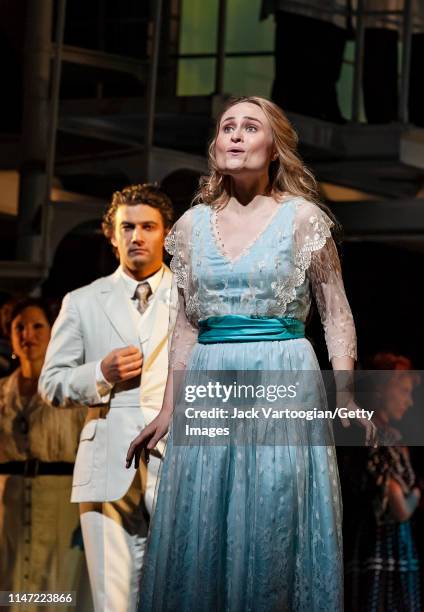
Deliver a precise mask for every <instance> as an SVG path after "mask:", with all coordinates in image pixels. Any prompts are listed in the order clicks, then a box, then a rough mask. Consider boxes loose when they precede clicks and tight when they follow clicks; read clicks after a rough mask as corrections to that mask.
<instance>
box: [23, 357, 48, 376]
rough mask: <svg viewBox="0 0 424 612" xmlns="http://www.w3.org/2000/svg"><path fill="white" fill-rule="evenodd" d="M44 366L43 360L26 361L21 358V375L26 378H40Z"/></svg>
mask: <svg viewBox="0 0 424 612" xmlns="http://www.w3.org/2000/svg"><path fill="white" fill-rule="evenodd" d="M42 367H43V361H41V360H36V361H24V360H23V359H22V360H21V376H22V378H25V379H28V380H29V379H31V380H38V378H39V377H40V374H41V369H42Z"/></svg>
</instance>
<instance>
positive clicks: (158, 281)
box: [39, 184, 173, 612]
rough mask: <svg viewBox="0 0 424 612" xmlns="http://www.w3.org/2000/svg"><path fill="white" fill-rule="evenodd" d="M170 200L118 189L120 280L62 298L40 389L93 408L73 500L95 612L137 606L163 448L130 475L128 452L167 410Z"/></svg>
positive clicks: (110, 215)
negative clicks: (165, 247) (166, 252)
mask: <svg viewBox="0 0 424 612" xmlns="http://www.w3.org/2000/svg"><path fill="white" fill-rule="evenodd" d="M172 214H173V212H172V206H171V202H170V201H169V199H168V198H167V196H165V195H164V194H163V193H162V192H161V191H160V190H159V189H158V188H157V187H155V186H154V185H149V184H146V185H135V186H131V187H127V188H125V189H123V190H122V191H121V192H116V193H115V194H114V195H113V199H112V203H111V206H110V208H109V210H108V212H107V213H106V215H105V217H104V222H103V230H104V233H105V234H106V236H107V237H108V238H109V239H110V241H111V243H112V245H113V247H114V249H115V252H116V254H117V256H118V257H119V260H120V266H119V268H118V269H117V270H116V271H115V273H114V274H112V275H111V276H108V277H104V278H100V279H98V280H96V281H94V282H93V283H91V284H90V285H87V286H86V287H82V288H81V289H77V290H76V291H72V292H71V293H69V294H68V295H66V296H65V298H64V300H63V305H62V309H61V312H60V314H59V317H58V319H57V321H56V323H55V325H54V327H53V331H52V337H51V341H50V345H49V348H48V351H47V356H46V360H45V363H44V368H43V371H42V374H41V377H40V385H39V390H40V393H41V395H42V396H43V397H44V398H45V399H46V400H47V401H49V402H50V403H52V404H53V405H57V406H70V407H71V406H72V405H73V404H86V405H88V406H90V408H89V411H88V413H89V414H88V417H87V422H86V424H85V426H84V428H83V431H82V433H81V437H80V444H79V448H78V454H77V458H76V463H75V471H74V479H73V492H72V501H74V502H79V503H80V512H81V526H82V532H83V539H84V547H85V552H86V556H87V563H88V569H89V576H90V583H91V589H92V593H93V600H94V605H95V609H96V612H104V611H108V612H109V611H110V612H127V611H128V612H129V611H132V610H135V607H136V601H137V590H138V585H139V576H140V570H141V563H142V558H143V552H144V545H145V539H146V535H147V528H148V518H149V514H150V512H151V510H152V505H153V497H154V490H155V483H156V476H157V473H158V469H159V465H160V457H161V452H162V450H163V447H160V446H159V447H158V448H157V449H155V452H153V453H150V458H149V460H148V461H147V462H146V458H144V460H143V461H142V462H140V467H139V469H138V470H137V471H136V472H134V470H130V471H128V470H126V468H125V457H126V453H127V448H128V446H129V443H130V442H131V440H132V439H134V437H135V436H136V435H137V434H138V432H139V431H140V430H141V429H142V428H143V427H144V426H145V425H146V424H147V423H149V422H150V421H151V420H153V419H154V418H155V416H156V415H157V412H158V411H159V410H160V408H161V405H162V398H163V393H164V387H165V383H166V377H167V367H168V335H169V301H170V290H171V277H172V275H171V272H170V270H169V269H168V268H167V267H166V266H165V265H164V264H163V261H162V258H163V244H164V239H165V236H166V234H167V233H168V231H169V229H170V227H171V225H172Z"/></svg>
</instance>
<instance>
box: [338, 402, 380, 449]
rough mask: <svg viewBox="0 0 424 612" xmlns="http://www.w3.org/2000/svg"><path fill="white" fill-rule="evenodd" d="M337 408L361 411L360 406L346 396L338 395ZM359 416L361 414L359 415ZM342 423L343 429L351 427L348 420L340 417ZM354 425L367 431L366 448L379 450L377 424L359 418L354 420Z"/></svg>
mask: <svg viewBox="0 0 424 612" xmlns="http://www.w3.org/2000/svg"><path fill="white" fill-rule="evenodd" d="M337 407H338V408H346V409H347V410H354V411H355V412H356V411H357V410H360V407H359V406H358V404H356V403H355V401H354V400H353V399H352V397H349V398H348V399H347V400H346V398H345V397H344V394H343V393H341V394H337ZM358 414H359V413H358ZM340 421H341V423H342V425H343V427H350V420H349V419H348V418H342V417H340ZM353 421H354V423H356V425H358V427H361V428H362V429H364V430H365V446H372V447H373V448H377V446H378V438H377V427H376V426H375V424H374V423H373V422H372V421H371V420H368V419H367V418H365V417H357V418H354V419H353Z"/></svg>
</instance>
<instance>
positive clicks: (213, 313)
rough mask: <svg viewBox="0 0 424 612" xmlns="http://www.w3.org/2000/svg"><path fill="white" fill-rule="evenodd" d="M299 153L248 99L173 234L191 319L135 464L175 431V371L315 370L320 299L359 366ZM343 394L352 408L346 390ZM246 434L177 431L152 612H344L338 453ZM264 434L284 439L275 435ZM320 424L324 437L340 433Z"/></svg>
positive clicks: (156, 538) (157, 538)
mask: <svg viewBox="0 0 424 612" xmlns="http://www.w3.org/2000/svg"><path fill="white" fill-rule="evenodd" d="M296 145H297V138H296V134H295V132H294V130H293V128H292V127H291V125H290V124H289V122H288V120H287V119H286V117H285V115H284V114H283V113H282V111H281V110H280V109H279V108H278V107H277V106H276V105H275V104H273V103H271V102H269V101H268V100H265V99H263V98H258V97H250V98H241V99H238V100H235V101H233V102H231V103H230V104H229V106H228V107H227V108H226V109H225V111H224V112H223V114H222V115H221V117H220V118H219V120H218V123H217V127H216V134H215V137H214V138H213V141H212V143H211V145H210V149H209V162H210V175H209V176H208V177H205V178H204V179H203V182H202V183H201V188H200V192H199V194H198V197H197V201H198V202H199V204H197V205H196V206H194V207H193V208H191V209H190V210H188V211H187V212H186V213H185V214H184V215H183V216H182V217H181V218H180V219H179V221H178V222H177V223H176V224H175V226H174V228H173V230H172V231H171V234H170V236H169V239H168V246H167V248H168V250H169V252H170V253H171V254H172V255H173V260H172V268H173V271H174V273H175V279H176V282H177V284H178V289H179V310H178V316H177V321H176V328H175V331H174V335H173V339H172V347H171V364H170V365H171V369H170V373H169V377H168V384H167V388H166V392H165V399H164V403H163V407H162V410H161V412H160V414H159V416H158V417H157V418H156V419H155V420H154V421H153V422H152V423H151V424H150V425H149V426H148V427H146V428H145V429H144V430H143V431H142V432H141V433H140V434H139V436H138V437H137V438H136V439H135V440H134V441H133V443H132V445H131V447H130V449H129V452H128V455H127V466H130V465H131V462H132V459H133V458H134V457H135V463H138V459H139V456H140V453H141V452H142V450H143V449H144V450H147V452H149V451H151V450H152V449H153V448H154V447H155V445H156V443H157V441H158V440H159V439H160V438H161V437H162V436H163V435H164V434H165V432H166V431H167V430H168V428H169V426H170V423H171V418H172V414H173V409H174V402H173V393H172V379H173V374H174V373H175V371H177V370H182V369H184V370H186V374H185V376H186V379H185V381H186V382H187V381H189V382H190V384H193V383H194V384H196V382H199V381H200V380H202V372H205V371H222V372H225V371H228V370H230V371H236V370H238V371H241V370H243V371H248V370H255V371H256V372H258V371H261V372H264V373H265V372H269V371H275V370H277V371H296V372H298V371H307V370H312V371H316V370H318V367H319V366H318V362H317V359H316V356H315V353H314V350H313V348H312V346H311V344H310V343H309V341H308V340H306V339H305V334H304V322H305V320H306V317H307V315H308V312H309V309H310V305H311V296H312V293H313V294H314V295H315V299H316V302H317V305H318V308H319V311H320V314H321V318H322V322H323V325H324V329H325V333H326V339H327V345H328V351H329V356H330V359H331V361H332V365H333V368H336V369H343V370H352V369H353V367H354V360H355V358H356V337H355V327H354V323H353V319H352V315H351V311H350V308H349V304H348V302H347V299H346V295H345V291H344V288H343V281H342V276H341V272H340V264H339V260H338V256H337V250H336V247H335V245H334V242H333V240H332V237H331V227H332V225H333V222H332V221H331V219H330V217H329V216H328V215H327V214H326V212H325V211H324V210H323V209H322V208H321V207H320V206H319V205H318V204H317V203H316V201H317V195H316V188H315V181H314V179H313V177H312V175H311V174H310V172H309V171H308V170H306V168H305V167H304V166H303V164H302V162H301V160H300V159H299V157H298V155H297V152H296ZM197 374H198V378H197ZM203 380H204V377H203ZM317 393H319V390H318V389H317ZM318 399H319V398H318V397H317V400H318ZM338 399H339V401H340V402H342V403H343V405H351V406H354V404H353V401H352V399H351V398H350V396H349V395H348V394H347V393H345V394H344V395H343V393H342V392H340V394H339V398H338ZM176 410H178V403H177V407H176ZM230 412H231V410H230ZM245 426H246V434H247V435H249V436H250V438H249V441H247V440H245V442H244V443H240V444H232V443H231V441H228V440H226V439H225V438H224V437H221V438H220V439H219V441H218V442H217V443H218V444H219V445H214V446H211V445H208V443H207V440H206V441H205V440H199V442H198V443H197V444H189V443H188V444H186V445H183V444H182V440H181V436H180V438H179V440H177V439H176V436H174V433H175V431H174V429H175V421H174V425H173V427H172V428H171V431H170V439H169V442H168V446H167V450H166V456H165V460H164V465H163V470H162V474H161V480H160V486H159V491H158V501H157V506H156V511H155V515H154V517H153V522H152V525H151V532H150V539H149V543H148V549H147V557H146V560H145V564H144V573H143V577H142V581H141V596H140V603H139V606H140V608H139V609H140V610H143V611H145V610H149V612H151V611H152V610H158V611H161V612H165V611H168V610H169V611H171V610H172V611H177V610H178V611H179V612H188V611H192V612H194V611H196V612H200V611H205V612H206V611H207V612H212V611H217V610H229V611H231V612H246V611H247V610H252V611H255V612H265V611H267V612H268V611H271V610H286V611H288V610H296V611H299V610H305V611H306V610H307V611H308V612H310V611H312V610H324V609H325V610H327V611H330V610H332V611H335V610H340V609H341V608H342V548H341V547H342V543H341V511H340V497H339V483H338V476H337V465H336V457H335V453H334V449H333V448H332V447H331V445H330V446H328V447H327V446H324V445H323V444H324V442H321V445H312V444H311V443H310V440H309V439H308V435H309V433H310V430H308V427H309V425H307V423H306V422H302V423H299V422H297V423H296V424H295V423H294V421H290V420H287V421H286V422H281V421H280V422H279V424H278V426H279V427H280V430H279V435H281V436H282V438H281V437H280V438H279V442H278V443H276V444H272V443H270V442H269V440H270V438H268V441H267V442H266V443H265V444H263V443H262V444H261V443H259V441H258V438H257V435H259V434H258V432H259V429H260V427H259V426H258V430H256V429H255V426H252V427H251V428H250V429H249V427H248V424H247V419H246V424H245ZM267 427H269V428H270V431H271V432H272V435H274V433H275V434H277V430H276V429H275V431H274V430H273V429H272V428H273V427H276V425H274V424H271V423H269V424H267ZM321 427H322V431H321V432H320V433H321V434H322V437H321V438H320V439H321V441H323V440H324V439H326V436H327V434H328V424H327V423H325V424H322V425H321ZM326 428H327V429H326ZM308 431H309V433H308ZM296 435H299V436H300V438H297V441H295V436H296ZM271 437H272V436H271Z"/></svg>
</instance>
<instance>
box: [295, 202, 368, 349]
mask: <svg viewBox="0 0 424 612" xmlns="http://www.w3.org/2000/svg"><path fill="white" fill-rule="evenodd" d="M332 225H333V222H332V221H331V219H330V218H329V217H328V215H326V214H325V212H324V211H322V210H321V209H320V208H319V207H318V206H316V205H315V204H312V203H310V202H305V204H304V205H303V206H301V207H300V211H299V214H298V215H297V219H296V229H295V231H296V242H297V245H298V248H299V250H300V253H301V258H302V259H303V260H304V265H305V267H306V269H307V274H308V278H309V280H310V283H311V288H312V292H313V294H314V298H315V301H316V304H317V308H318V311H319V314H320V317H321V322H322V325H323V328H324V334H325V340H326V344H327V349H328V357H329V359H330V361H331V360H332V359H333V357H344V356H348V357H352V358H353V359H355V360H356V358H357V354H356V331H355V324H354V321H353V317H352V312H351V309H350V306H349V302H348V300H347V297H346V292H345V288H344V284H343V278H342V272H341V267H340V260H339V256H338V253H337V248H336V245H335V243H334V240H333V239H332V237H331V226H332Z"/></svg>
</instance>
